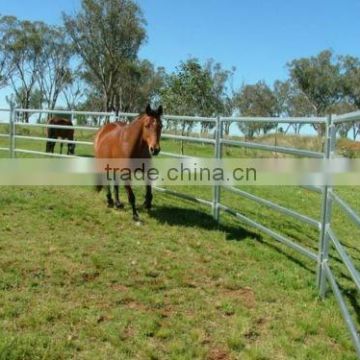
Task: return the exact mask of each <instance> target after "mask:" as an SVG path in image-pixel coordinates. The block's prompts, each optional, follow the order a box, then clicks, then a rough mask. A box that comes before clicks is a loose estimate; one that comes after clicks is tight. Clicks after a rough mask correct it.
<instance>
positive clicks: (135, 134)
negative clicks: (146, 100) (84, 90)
mask: <svg viewBox="0 0 360 360" xmlns="http://www.w3.org/2000/svg"><path fill="white" fill-rule="evenodd" d="M162 113H163V109H162V106H159V108H158V109H157V110H152V109H151V107H150V105H148V106H147V107H146V110H145V113H144V114H140V115H139V116H138V117H137V118H136V119H135V120H134V121H132V122H131V123H130V124H126V123H123V122H114V123H109V124H106V125H104V126H103V127H102V128H101V129H100V130H99V131H98V132H97V134H96V137H95V142H94V148H95V157H96V158H98V159H127V160H126V161H128V162H130V163H131V162H134V159H150V158H151V156H153V155H157V154H158V153H159V152H160V145H159V142H160V136H161V128H162V124H161V115H162ZM106 186H107V195H106V197H107V203H108V206H109V207H113V206H114V205H115V207H116V208H118V209H121V208H123V204H122V203H121V202H120V199H119V186H118V184H117V183H115V185H114V193H115V203H114V201H113V199H112V195H111V188H110V184H109V183H108V184H107V185H106ZM101 188H102V185H100V184H98V186H97V190H98V191H100V190H101ZM125 189H126V192H127V195H128V200H129V203H130V204H131V207H132V211H133V219H134V220H136V221H137V220H139V215H138V213H137V210H136V206H135V195H134V193H133V191H132V189H131V186H130V184H129V183H126V184H125ZM151 203H152V191H151V185H149V184H146V195H145V202H144V206H145V208H146V209H151Z"/></svg>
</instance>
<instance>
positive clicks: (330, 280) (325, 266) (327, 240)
mask: <svg viewBox="0 0 360 360" xmlns="http://www.w3.org/2000/svg"><path fill="white" fill-rule="evenodd" d="M0 111H8V112H9V109H0ZM21 112H23V113H25V112H27V113H29V114H34V113H49V114H54V113H64V114H69V115H71V117H72V118H73V117H74V116H76V115H84V116H101V117H114V114H113V113H100V112H85V111H62V110H54V111H48V110H37V109H30V110H27V109H14V108H12V109H10V123H9V133H8V134H0V138H5V137H7V138H9V148H4V147H3V148H0V150H6V151H9V154H10V156H11V157H15V156H16V154H17V153H25V154H30V155H45V156H53V157H73V156H70V155H60V154H49V153H45V152H41V151H34V150H26V149H20V148H18V147H17V146H16V140H17V139H22V140H29V141H31V140H33V141H56V140H54V139H46V138H44V137H39V136H30V135H17V134H16V129H17V128H18V127H30V128H31V127H40V128H62V129H65V128H70V129H74V130H84V131H97V130H98V129H99V128H98V127H90V126H69V127H66V126H59V125H47V124H29V123H16V121H15V119H16V114H19V113H21ZM136 115H137V114H134V113H120V114H119V116H123V117H134V116H136ZM114 118H116V117H114ZM163 118H164V119H166V120H170V121H187V122H198V123H202V122H207V123H212V124H214V134H213V135H214V136H213V137H212V138H206V137H194V136H184V135H174V134H163V135H162V137H163V138H167V139H174V140H181V141H189V142H197V143H205V144H210V145H213V146H214V157H215V158H216V159H221V158H222V149H223V146H224V145H228V146H229V145H230V146H240V147H245V148H252V149H258V150H262V151H269V152H279V153H280V152H282V153H285V154H290V155H295V156H302V157H309V158H325V159H330V158H332V157H334V156H335V145H336V125H338V124H341V123H343V122H353V121H360V111H358V112H354V113H350V114H345V115H341V116H329V117H328V118H325V117H311V118H298V117H297V118H267V117H256V118H249V117H237V118H232V117H216V118H215V117H214V118H212V117H208V118H202V117H196V116H195V117H191V116H171V115H164V116H163ZM233 122H272V123H301V124H309V123H311V124H314V123H317V124H324V125H325V127H326V137H325V148H324V152H316V151H309V150H304V149H296V148H288V147H281V146H274V145H267V144H257V143H253V142H247V141H237V140H229V139H226V138H225V137H224V136H223V125H224V124H225V123H233ZM57 141H59V140H57ZM59 142H62V143H67V144H69V143H75V144H79V145H92V142H90V141H76V140H75V141H70V140H62V141H59ZM162 155H165V156H170V157H178V158H188V157H189V156H187V155H180V154H174V153H169V152H162ZM304 188H306V189H307V190H310V191H314V192H315V193H319V194H320V195H321V197H322V200H321V209H319V210H321V218H320V219H318V220H317V219H313V218H311V217H308V216H306V215H304V214H300V213H298V212H297V211H295V210H292V209H289V208H287V207H285V206H281V205H279V204H276V203H274V202H272V201H270V200H268V199H264V198H262V197H259V196H256V195H253V194H251V193H248V192H246V191H244V190H241V189H238V188H235V187H229V186H226V187H222V186H220V185H214V186H213V194H212V200H211V201H210V200H205V199H202V198H199V197H196V196H192V195H188V194H183V193H180V192H177V191H174V190H170V189H167V188H159V187H155V189H156V190H157V191H160V192H163V193H166V194H169V195H171V196H176V197H179V198H182V199H185V200H191V201H193V202H196V203H199V204H202V205H205V206H208V207H211V209H212V214H213V217H214V219H215V220H216V221H219V220H220V215H221V212H223V213H227V214H230V215H233V216H234V217H235V218H237V219H238V220H240V222H242V223H244V224H246V225H247V226H251V227H253V228H255V229H257V230H259V231H261V232H263V233H264V234H267V235H268V236H270V237H271V238H273V239H275V240H277V241H279V242H281V243H282V244H284V245H286V246H288V247H290V248H291V249H293V250H295V251H297V252H299V253H300V254H302V255H304V256H306V257H308V258H310V259H311V260H314V261H315V262H316V264H317V270H318V271H317V284H318V287H319V289H320V295H321V296H325V291H326V288H327V286H326V285H327V284H329V285H330V288H331V289H332V291H333V293H334V296H335V297H336V300H337V301H338V304H339V307H340V311H341V314H342V316H343V318H344V320H345V324H346V325H347V327H348V329H349V331H350V334H351V338H352V341H353V344H354V347H355V349H356V352H357V354H358V356H359V358H360V337H359V333H358V331H357V328H356V326H355V323H354V321H353V319H352V317H351V315H350V311H349V309H348V308H347V305H346V302H345V300H344V297H343V295H342V292H341V290H340V288H339V285H338V284H337V280H336V276H335V274H334V273H333V271H332V270H331V265H330V264H331V260H332V259H331V258H330V256H329V248H330V246H333V247H334V249H335V250H336V251H337V253H338V255H339V257H340V259H341V262H342V263H343V264H344V265H345V267H346V269H347V270H348V272H349V274H350V276H351V279H352V280H353V281H354V284H355V286H356V287H357V289H358V290H359V291H360V275H359V272H358V270H357V269H356V267H355V266H354V264H353V262H352V260H351V258H350V256H349V254H348V253H347V252H346V250H345V249H344V247H343V245H342V244H341V241H340V240H339V239H338V237H337V236H336V234H335V232H334V231H333V228H332V217H331V212H332V207H333V204H337V205H338V206H340V208H341V209H342V211H343V212H344V213H345V214H346V215H347V216H348V217H349V218H350V219H351V220H352V221H353V222H354V224H355V225H356V226H360V216H359V215H358V214H357V213H356V212H355V211H354V210H353V209H352V208H351V207H350V206H349V205H348V204H347V203H346V201H345V200H343V199H342V198H341V197H340V196H339V195H338V194H336V193H335V192H334V191H333V189H332V188H331V187H330V186H327V185H326V186H322V187H318V186H304ZM222 189H223V190H226V191H230V192H232V193H234V194H236V195H238V196H241V197H243V198H246V199H248V200H251V201H254V202H256V203H258V204H260V205H262V206H265V207H268V208H270V209H273V210H275V211H277V212H279V213H281V214H284V215H286V216H290V217H292V218H294V219H296V220H298V221H300V222H302V223H304V224H307V225H310V226H312V227H314V228H315V229H317V230H318V231H319V245H318V253H315V252H314V251H313V250H310V249H307V248H305V247H304V246H302V245H300V244H298V243H296V242H295V241H293V240H291V239H289V238H288V237H286V236H284V235H282V234H280V233H278V232H275V231H274V230H272V229H270V228H268V227H266V226H265V225H263V224H261V223H259V222H257V221H255V220H253V219H251V218H249V217H247V216H245V215H243V214H241V213H239V212H237V211H236V210H234V209H232V208H229V207H228V206H226V205H224V204H223V203H222V202H221V190H222Z"/></svg>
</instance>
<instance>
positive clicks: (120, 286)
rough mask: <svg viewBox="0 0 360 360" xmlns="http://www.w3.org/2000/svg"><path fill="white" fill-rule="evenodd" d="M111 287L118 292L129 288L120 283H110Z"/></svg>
mask: <svg viewBox="0 0 360 360" xmlns="http://www.w3.org/2000/svg"><path fill="white" fill-rule="evenodd" d="M111 288H112V289H113V290H116V291H120V292H125V291H128V290H129V288H128V287H127V286H125V285H121V284H112V285H111Z"/></svg>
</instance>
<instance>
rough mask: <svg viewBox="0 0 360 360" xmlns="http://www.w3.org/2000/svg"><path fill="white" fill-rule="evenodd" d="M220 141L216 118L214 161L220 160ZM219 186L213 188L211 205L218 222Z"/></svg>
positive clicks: (219, 129)
mask: <svg viewBox="0 0 360 360" xmlns="http://www.w3.org/2000/svg"><path fill="white" fill-rule="evenodd" d="M221 139H222V123H221V118H220V116H218V117H217V118H216V127H215V159H217V160H218V159H221ZM219 202H220V185H218V184H214V188H213V204H212V211H213V217H214V219H215V220H216V221H217V222H218V221H219V219H220V209H219V206H218V205H219Z"/></svg>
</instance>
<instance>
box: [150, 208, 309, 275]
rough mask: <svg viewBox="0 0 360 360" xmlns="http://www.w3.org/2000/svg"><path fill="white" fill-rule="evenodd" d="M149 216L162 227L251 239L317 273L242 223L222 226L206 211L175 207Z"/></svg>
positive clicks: (229, 238)
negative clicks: (198, 229) (192, 228)
mask: <svg viewBox="0 0 360 360" xmlns="http://www.w3.org/2000/svg"><path fill="white" fill-rule="evenodd" d="M149 216H150V217H151V218H154V219H156V220H157V222H158V223H160V224H162V225H170V226H171V225H175V226H186V227H194V228H200V229H204V230H214V231H222V232H223V233H225V238H226V240H227V241H239V242H240V241H242V240H245V239H249V238H250V239H252V240H254V241H257V242H259V243H260V244H262V245H263V246H267V247H269V248H271V249H272V250H275V251H276V252H278V253H280V254H281V255H283V256H285V257H287V258H288V259H289V260H290V261H292V262H294V263H296V264H297V265H298V266H300V267H302V268H303V269H305V270H306V271H309V272H311V273H315V271H314V269H312V268H310V267H309V266H307V264H306V263H305V262H303V261H301V260H300V259H298V258H296V257H294V256H292V255H291V254H289V253H288V252H287V251H286V249H285V250H283V249H282V248H281V247H280V246H281V245H280V244H279V243H278V242H276V240H274V241H272V240H271V239H270V240H269V239H266V238H264V237H263V236H262V235H261V234H259V233H257V232H253V231H251V230H248V229H245V228H244V227H242V226H241V223H239V225H234V226H232V225H227V224H222V223H221V222H217V221H215V219H214V218H213V217H212V216H211V215H209V214H207V213H206V212H204V211H201V210H196V209H191V208H180V207H175V206H156V207H154V208H152V210H151V211H150V212H149Z"/></svg>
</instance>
